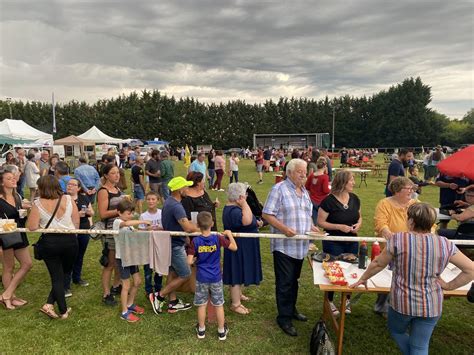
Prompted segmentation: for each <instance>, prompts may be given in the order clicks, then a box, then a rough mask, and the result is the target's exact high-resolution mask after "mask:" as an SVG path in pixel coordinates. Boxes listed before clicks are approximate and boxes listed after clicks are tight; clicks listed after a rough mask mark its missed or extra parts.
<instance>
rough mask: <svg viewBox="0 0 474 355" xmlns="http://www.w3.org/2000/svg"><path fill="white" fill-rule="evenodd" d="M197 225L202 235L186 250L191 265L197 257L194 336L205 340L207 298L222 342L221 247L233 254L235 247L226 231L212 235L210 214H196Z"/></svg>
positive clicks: (225, 335)
mask: <svg viewBox="0 0 474 355" xmlns="http://www.w3.org/2000/svg"><path fill="white" fill-rule="evenodd" d="M197 224H198V226H199V228H200V229H201V233H202V234H201V235H200V236H197V237H194V239H193V240H192V242H191V246H190V248H189V250H188V254H189V255H188V263H189V264H190V265H191V264H192V263H193V259H194V257H196V263H195V264H196V268H197V272H196V292H195V294H194V305H195V306H197V307H198V324H197V325H196V333H197V337H198V339H204V337H205V336H206V324H205V321H206V306H207V300H208V299H209V296H210V297H211V304H212V305H213V306H214V307H215V309H216V316H217V328H218V329H217V331H218V335H219V340H225V339H226V337H227V333H228V332H229V329H228V328H227V325H226V324H225V318H224V290H223V286H222V272H221V263H220V259H221V247H224V248H228V249H229V250H232V251H236V250H237V244H236V243H235V240H234V237H233V236H232V232H231V231H229V230H226V231H224V233H223V235H221V234H217V233H215V232H214V233H211V228H212V226H213V225H214V222H213V221H212V215H211V214H210V213H209V212H199V214H198V215H197ZM225 237H227V238H225Z"/></svg>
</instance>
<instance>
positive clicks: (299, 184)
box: [262, 159, 318, 336]
mask: <svg viewBox="0 0 474 355" xmlns="http://www.w3.org/2000/svg"><path fill="white" fill-rule="evenodd" d="M306 165H307V163H306V162H305V161H304V160H302V159H292V160H290V162H289V163H288V165H287V168H286V175H287V179H286V180H284V181H282V182H280V183H278V184H276V185H275V186H273V188H272V190H271V191H270V194H269V195H268V198H267V201H266V202H265V206H264V208H263V215H262V217H263V218H264V219H265V220H266V221H267V222H268V223H269V224H270V226H271V228H270V229H271V232H272V233H277V234H285V235H286V236H287V237H288V238H287V239H272V240H271V242H270V245H271V251H272V253H273V264H274V269H275V291H276V303H277V309H278V316H277V323H278V325H279V326H280V328H281V329H282V330H283V331H284V332H285V333H286V334H288V335H290V336H297V335H298V334H297V332H296V329H295V327H294V326H293V323H292V320H293V319H296V320H299V321H303V322H305V321H307V320H308V319H307V318H306V316H304V315H303V314H301V313H299V312H298V311H297V310H296V300H297V297H298V279H299V277H300V274H301V267H302V266H303V260H304V257H305V256H306V254H307V253H308V247H309V241H307V240H292V239H291V237H293V236H295V235H297V234H305V233H306V232H309V231H318V228H317V227H315V226H314V225H313V221H312V219H311V213H312V209H313V204H312V203H311V199H310V197H309V194H308V191H306V189H305V187H304V184H305V182H306Z"/></svg>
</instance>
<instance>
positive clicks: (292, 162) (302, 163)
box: [286, 158, 308, 172]
mask: <svg viewBox="0 0 474 355" xmlns="http://www.w3.org/2000/svg"><path fill="white" fill-rule="evenodd" d="M307 165H308V163H306V162H305V161H304V160H303V159H298V158H295V159H291V160H290V161H289V162H288V164H287V165H286V172H290V171H295V170H296V167H298V166H304V167H305V169H306V166H307Z"/></svg>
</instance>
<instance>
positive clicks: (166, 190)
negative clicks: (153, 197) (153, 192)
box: [161, 179, 171, 201]
mask: <svg viewBox="0 0 474 355" xmlns="http://www.w3.org/2000/svg"><path fill="white" fill-rule="evenodd" d="M170 180H171V179H163V180H161V195H162V196H163V200H165V201H166V199H168V197H170V188H169V187H168V183H169V182H170Z"/></svg>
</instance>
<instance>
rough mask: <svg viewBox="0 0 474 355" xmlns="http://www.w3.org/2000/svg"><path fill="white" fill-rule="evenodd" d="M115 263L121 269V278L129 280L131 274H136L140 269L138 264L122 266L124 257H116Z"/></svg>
mask: <svg viewBox="0 0 474 355" xmlns="http://www.w3.org/2000/svg"><path fill="white" fill-rule="evenodd" d="M115 263H116V265H117V267H118V269H119V271H120V280H128V279H129V278H130V276H132V275H133V274H136V273H137V272H138V271H139V270H138V266H137V265H130V266H125V267H123V266H122V259H115Z"/></svg>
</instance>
